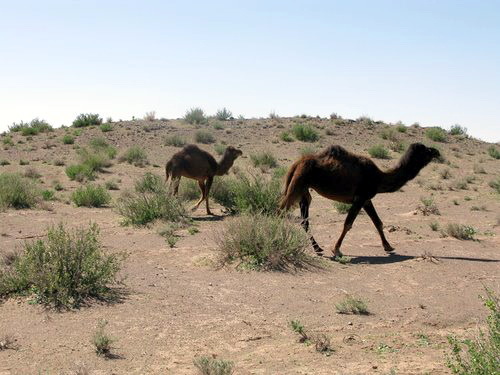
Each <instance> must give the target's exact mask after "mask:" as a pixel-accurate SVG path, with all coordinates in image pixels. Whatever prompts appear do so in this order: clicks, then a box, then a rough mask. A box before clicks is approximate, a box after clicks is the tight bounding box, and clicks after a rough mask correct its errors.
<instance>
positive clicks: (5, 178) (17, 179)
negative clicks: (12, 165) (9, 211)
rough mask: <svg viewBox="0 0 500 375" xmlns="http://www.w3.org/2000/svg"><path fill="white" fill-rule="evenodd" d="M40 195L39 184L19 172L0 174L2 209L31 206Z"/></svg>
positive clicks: (0, 202)
mask: <svg viewBox="0 0 500 375" xmlns="http://www.w3.org/2000/svg"><path fill="white" fill-rule="evenodd" d="M39 197H40V191H39V189H38V187H37V184H36V183H35V182H34V181H33V180H31V179H29V178H26V177H22V176H21V175H19V174H17V173H1V174H0V210H3V209H6V208H16V209H20V208H31V207H33V206H35V205H36V203H37V202H38V200H39Z"/></svg>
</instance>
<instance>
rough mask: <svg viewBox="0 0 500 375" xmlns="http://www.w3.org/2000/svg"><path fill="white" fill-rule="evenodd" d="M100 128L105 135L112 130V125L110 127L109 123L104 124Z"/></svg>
mask: <svg viewBox="0 0 500 375" xmlns="http://www.w3.org/2000/svg"><path fill="white" fill-rule="evenodd" d="M100 128H101V131H102V132H103V133H107V132H110V131H112V130H113V125H111V124H110V123H106V124H102V125H101V126H100Z"/></svg>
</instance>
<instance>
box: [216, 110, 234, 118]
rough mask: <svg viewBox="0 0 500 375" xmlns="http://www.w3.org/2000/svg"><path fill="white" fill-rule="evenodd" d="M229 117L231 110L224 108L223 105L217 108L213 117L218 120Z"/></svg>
mask: <svg viewBox="0 0 500 375" xmlns="http://www.w3.org/2000/svg"><path fill="white" fill-rule="evenodd" d="M231 117H233V114H232V112H231V111H229V110H228V109H226V108H225V107H224V108H222V109H219V110H218V111H217V113H216V114H215V118H216V119H217V120H219V121H226V120H229V119H230V118H231Z"/></svg>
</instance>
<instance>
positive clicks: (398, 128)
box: [396, 124, 408, 133]
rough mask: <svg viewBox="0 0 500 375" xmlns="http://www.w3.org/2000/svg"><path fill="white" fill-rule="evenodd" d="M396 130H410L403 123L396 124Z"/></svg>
mask: <svg viewBox="0 0 500 375" xmlns="http://www.w3.org/2000/svg"><path fill="white" fill-rule="evenodd" d="M396 130H397V131H398V132H400V133H406V130H408V128H407V127H406V126H404V125H403V124H398V125H396Z"/></svg>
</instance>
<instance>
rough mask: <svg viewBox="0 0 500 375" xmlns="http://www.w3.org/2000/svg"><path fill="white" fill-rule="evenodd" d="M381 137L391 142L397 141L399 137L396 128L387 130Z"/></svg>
mask: <svg viewBox="0 0 500 375" xmlns="http://www.w3.org/2000/svg"><path fill="white" fill-rule="evenodd" d="M380 137H381V138H382V139H387V140H389V141H397V140H398V137H397V136H396V132H395V131H394V128H385V129H383V130H382V131H381V132H380Z"/></svg>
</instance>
